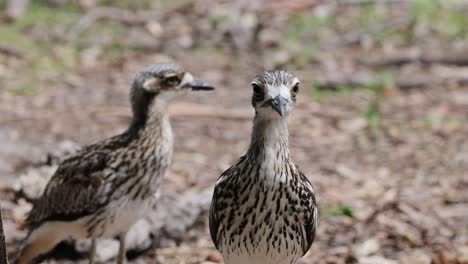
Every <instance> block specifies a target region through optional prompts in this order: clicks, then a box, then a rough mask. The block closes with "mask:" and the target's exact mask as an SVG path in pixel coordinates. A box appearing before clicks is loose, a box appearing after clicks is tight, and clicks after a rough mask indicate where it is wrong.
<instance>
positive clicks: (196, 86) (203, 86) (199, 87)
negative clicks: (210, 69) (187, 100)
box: [184, 80, 214, 91]
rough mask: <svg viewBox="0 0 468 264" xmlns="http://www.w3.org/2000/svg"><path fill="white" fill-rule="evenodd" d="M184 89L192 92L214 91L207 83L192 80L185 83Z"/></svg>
mask: <svg viewBox="0 0 468 264" xmlns="http://www.w3.org/2000/svg"><path fill="white" fill-rule="evenodd" d="M184 87H187V88H192V90H194V91H209V90H214V86H213V85H211V84H208V83H206V82H203V81H200V80H193V81H191V82H189V83H187V84H186V85H184Z"/></svg>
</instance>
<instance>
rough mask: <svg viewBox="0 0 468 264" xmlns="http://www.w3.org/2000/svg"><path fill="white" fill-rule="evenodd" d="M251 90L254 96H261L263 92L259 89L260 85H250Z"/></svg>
mask: <svg viewBox="0 0 468 264" xmlns="http://www.w3.org/2000/svg"><path fill="white" fill-rule="evenodd" d="M252 89H253V92H254V95H261V94H262V92H263V90H262V87H260V85H258V84H256V83H252Z"/></svg>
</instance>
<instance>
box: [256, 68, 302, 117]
mask: <svg viewBox="0 0 468 264" xmlns="http://www.w3.org/2000/svg"><path fill="white" fill-rule="evenodd" d="M252 89H253V96H252V105H253V107H254V108H255V112H256V114H257V115H258V117H260V118H263V119H278V118H283V117H286V116H287V115H288V114H289V112H290V111H291V110H292V109H293V108H294V105H295V103H296V96H297V94H298V92H299V79H298V78H297V77H296V76H295V75H294V74H292V73H291V72H288V71H283V70H273V71H265V72H262V73H260V74H258V75H257V76H256V77H255V79H254V80H253V81H252Z"/></svg>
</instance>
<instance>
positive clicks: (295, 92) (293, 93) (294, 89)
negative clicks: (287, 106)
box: [291, 83, 299, 96]
mask: <svg viewBox="0 0 468 264" xmlns="http://www.w3.org/2000/svg"><path fill="white" fill-rule="evenodd" d="M298 92H299V83H296V84H295V85H294V86H293V88H292V89H291V95H292V96H296V94H297V93H298Z"/></svg>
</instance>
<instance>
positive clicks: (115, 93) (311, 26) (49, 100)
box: [0, 0, 468, 264]
mask: <svg viewBox="0 0 468 264" xmlns="http://www.w3.org/2000/svg"><path fill="white" fill-rule="evenodd" d="M38 2H40V3H39V4H33V6H32V7H30V8H31V10H30V11H28V13H27V14H26V15H25V17H23V18H20V19H19V20H18V21H17V22H14V23H13V24H6V23H5V24H0V36H2V35H3V36H8V38H6V37H5V39H8V40H9V41H5V42H3V39H2V40H1V41H0V44H2V45H5V47H4V49H2V50H3V51H6V52H0V76H2V77H1V80H0V84H1V87H2V88H1V89H0V112H1V113H2V114H1V115H0V124H1V125H0V146H1V147H0V179H1V181H0V198H1V200H2V206H3V208H2V209H3V212H4V217H5V219H4V221H5V228H6V236H7V243H8V244H9V248H8V249H9V251H10V252H11V253H13V252H15V251H16V249H17V246H18V245H19V242H20V240H21V239H22V238H24V236H25V231H24V230H21V223H22V221H23V220H24V216H25V214H26V213H27V211H28V210H29V208H30V204H29V203H28V202H27V201H25V200H24V199H23V198H18V195H15V192H16V191H17V190H18V188H20V187H18V186H21V181H22V180H21V179H23V181H24V179H28V178H27V175H26V176H24V175H25V172H28V173H30V172H31V170H34V168H36V167H37V164H38V163H40V162H42V161H43V160H44V157H45V156H46V155H47V154H48V153H55V152H56V151H57V149H59V148H60V147H61V146H64V145H67V144H72V143H70V142H74V143H76V144H78V145H85V144H88V143H92V142H95V141H97V140H100V139H103V138H106V137H109V136H111V135H114V134H117V133H119V132H121V131H123V130H124V129H125V128H126V127H127V125H128V122H129V120H130V109H129V103H128V92H129V87H130V83H131V81H132V78H133V76H134V74H135V73H136V72H137V71H138V70H140V69H141V68H142V67H143V66H144V65H147V64H150V63H157V62H166V61H175V62H177V63H178V64H181V65H183V66H184V67H185V68H186V69H188V70H189V71H191V72H192V73H193V74H194V75H195V76H197V77H199V78H200V79H203V80H206V81H209V82H211V83H213V84H214V85H215V86H216V87H217V89H216V91H214V92H212V93H200V94H199V93H192V94H189V95H186V96H184V97H183V98H180V99H178V100H176V101H175V102H174V103H173V104H172V105H171V112H172V113H173V115H172V125H173V131H174V133H175V146H174V147H175V148H174V159H173V164H172V167H171V169H170V173H169V175H168V177H167V178H166V179H165V181H164V184H163V186H162V188H164V189H167V190H171V191H174V192H177V193H180V194H182V193H184V192H186V191H187V190H191V191H195V192H196V191H198V190H200V191H201V190H204V189H206V188H209V187H211V186H213V185H214V183H215V182H216V180H217V178H218V176H219V175H220V174H221V173H222V172H223V171H224V170H225V169H226V168H228V167H229V165H230V164H232V163H233V162H235V161H236V159H237V158H238V157H240V156H241V155H243V154H244V153H245V151H246V149H247V147H248V144H249V140H250V132H251V125H252V117H253V109H252V107H251V105H250V97H251V89H250V81H251V80H252V79H253V77H254V76H255V74H256V73H258V72H259V71H262V70H265V69H269V68H272V67H280V68H287V69H290V70H291V71H293V72H295V73H296V74H297V75H298V77H299V79H300V80H301V81H302V82H301V92H300V94H299V96H298V103H297V107H296V108H295V110H294V112H293V113H292V114H291V116H290V118H289V130H290V146H291V154H292V158H293V160H294V161H295V163H297V164H298V165H299V167H300V168H301V169H302V171H303V172H304V173H305V174H306V175H307V176H308V177H309V179H310V180H311V182H312V183H313V184H314V186H315V189H316V192H317V199H318V203H319V211H320V219H319V228H318V233H317V236H316V237H317V239H316V242H315V243H314V245H313V247H312V248H311V250H310V251H309V253H308V254H307V255H306V256H305V257H304V258H303V259H302V260H301V263H369V264H374V263H377V264H379V263H382V264H385V263H404V264H413V263H414V264H418V263H421V264H425V263H428V264H429V263H434V264H439V263H440V264H442V263H443V264H456V263H468V221H467V219H468V191H467V190H468V177H467V171H468V136H467V135H468V56H466V54H468V52H467V51H468V45H467V42H466V38H467V34H468V26H467V25H468V20H466V21H464V22H450V21H451V20H450V19H448V20H449V22H444V23H454V25H452V24H449V25H446V24H444V25H445V26H446V27H445V26H444V27H442V26H440V25H439V24H432V23H439V22H440V20H442V19H444V18H445V17H446V16H450V14H451V13H450V12H455V13H454V14H457V13H456V12H458V11H454V10H452V9H455V7H447V6H445V5H442V7H438V6H437V3H435V4H433V5H436V7H435V8H434V7H433V6H430V5H427V6H424V1H414V2H412V1H408V2H411V3H406V2H405V1H402V2H403V3H398V4H388V5H375V4H370V5H367V4H364V5H359V4H356V5H355V4H349V5H336V4H326V3H320V1H310V3H312V2H313V4H309V2H308V1H297V0H296V1H291V2H290V3H291V4H284V3H282V2H281V1H274V2H273V3H274V4H272V5H271V6H270V7H271V8H273V7H274V8H276V9H275V10H270V9H268V8H263V9H262V7H256V8H257V9H255V10H256V11H255V12H249V11H248V10H249V9H248V7H250V6H249V4H246V3H244V4H229V3H226V2H223V1H215V2H214V3H211V4H209V3H208V2H206V1H197V2H190V1H181V3H182V4H179V5H178V6H177V7H176V8H172V7H171V8H168V9H167V10H166V9H162V10H166V11H161V12H158V13H157V14H156V15H155V14H149V15H148V14H146V15H148V16H150V17H151V16H154V18H152V17H151V19H146V20H143V19H142V20H141V21H140V20H138V18H141V17H145V16H144V15H143V14H141V13H138V12H133V11H128V10H127V9H129V8H130V9H131V8H133V7H127V6H121V7H112V8H115V9H112V10H110V12H111V13H112V12H121V11H122V10H126V11H127V12H130V13H131V14H132V15H135V14H138V15H136V16H135V17H131V16H130V18H128V20H129V21H120V18H115V17H106V18H105V19H103V20H104V21H103V22H102V21H100V20H96V21H92V22H91V23H89V24H86V23H85V22H86V20H85V19H84V18H86V17H88V18H89V17H92V15H90V14H91V13H93V12H94V13H95V16H97V15H96V13H98V14H100V13H99V12H101V13H102V12H103V10H104V9H102V8H100V7H93V8H92V9H90V10H88V11H86V12H85V11H80V10H78V9H77V7H74V6H69V5H68V4H67V5H65V6H61V7H49V6H47V4H46V3H43V2H42V1H38ZM122 2H125V1H122ZM175 2H177V1H175ZM186 2H188V3H186ZM258 2H259V3H261V2H262V1H258ZM350 2H351V1H350ZM427 2H431V1H427ZM418 3H419V5H418ZM421 3H423V4H421ZM295 4H296V5H295ZM117 8H122V9H117ZM124 8H125V9H124ZM301 8H302V9H304V10H310V11H302V13H300V15H292V14H295V13H297V12H298V11H297V10H299V9H301ZM431 8H432V9H431ZM457 8H458V6H457ZM464 8H466V7H464ZM434 9H436V10H435V11H434ZM439 9H440V10H439ZM96 10H98V11H99V12H98V11H96ZM227 10H230V11H232V12H231V13H236V12H237V13H236V14H237V15H232V16H228V15H227V14H228V13H229V12H228V11H227ZM233 10H234V11H233ZM246 10H247V11H246ZM277 10H281V11H282V12H284V13H281V12H280V14H278V12H279V11H277ZM421 10H422V11H421ZM108 11H109V10H108ZM48 12H56V14H58V15H57V16H54V17H52V16H50V14H49V13H48ZM82 12H83V13H82ZM418 12H419V13H418ZM431 12H432V13H431ZM443 12H446V13H448V14H449V15H447V14H446V13H443ZM104 13H105V12H104ZM229 14H230V13H229ZM271 14H275V16H271ZM426 14H429V15H427V17H426ZM431 16H434V17H437V18H438V19H434V21H431V19H430V17H431ZM37 17H40V18H41V19H42V20H40V21H41V23H32V22H30V21H28V20H33V19H34V18H37ZM51 17H52V18H51ZM226 17H227V18H226ZM324 17H325V18H324ZM329 17H333V19H331V18H329ZM56 19H61V20H60V21H56ZM132 19H133V20H132ZM210 19H211V20H210ZM226 19H227V22H226ZM114 20H118V21H114ZM134 20H135V21H134ZM329 20H331V21H329ZM400 20H401V21H400ZM435 20H437V21H439V22H436V21H435ZM78 21H81V23H78ZM83 21H85V22H83ZM58 22H60V24H58ZM47 23H50V24H47ZM106 23H107V24H106ZM457 23H458V24H457ZM51 24H53V25H54V26H51ZM85 24H86V29H83V27H84V26H83V25H85ZM215 24H216V26H213V25H215ZM48 27H49V28H48ZM213 27H214V28H213ZM109 28H111V29H112V30H109ZM440 28H443V29H445V28H449V29H448V30H447V31H449V32H448V33H447V32H445V31H444V30H439V29H440ZM450 30H451V31H450ZM257 31H258V32H257ZM452 31H454V32H452ZM278 32H281V34H280V33H278ZM383 32H385V35H384V34H383ZM451 32H452V33H451ZM98 34H101V35H100V38H98V37H95V36H96V35H98ZM64 35H66V36H67V38H66V40H64V39H63V38H62V37H64ZM70 43H72V44H70ZM77 43H78V44H77ZM155 43H156V44H155ZM45 44H47V45H49V46H48V47H44V45H45ZM2 47H3V46H2ZM49 172H50V171H48V172H47V173H49ZM37 173H38V174H43V173H44V172H43V171H39V172H37ZM21 175H22V176H21ZM20 176H21V177H20ZM207 222H208V221H207V212H206V211H205V212H204V213H203V215H202V217H200V221H199V222H197V223H196V224H195V225H194V226H193V227H192V228H191V230H190V231H188V232H187V235H186V237H185V238H184V239H183V240H182V241H178V243H173V244H167V245H163V246H161V247H159V248H157V249H154V250H152V251H151V252H149V253H146V254H145V255H143V256H139V257H138V258H135V259H133V260H132V262H134V263H140V262H144V261H145V260H146V261H148V260H149V259H153V260H154V259H155V260H156V261H157V263H168V264H171V263H212V262H219V261H220V259H219V255H218V254H217V252H216V249H215V248H214V247H213V245H212V243H211V239H210V237H209V232H208V227H207ZM49 261H50V263H67V261H71V260H49ZM81 261H84V260H81ZM48 263H49V262H48Z"/></svg>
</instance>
